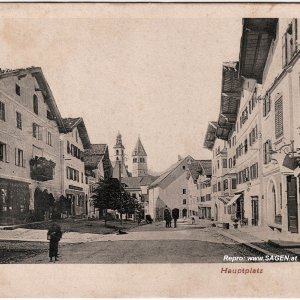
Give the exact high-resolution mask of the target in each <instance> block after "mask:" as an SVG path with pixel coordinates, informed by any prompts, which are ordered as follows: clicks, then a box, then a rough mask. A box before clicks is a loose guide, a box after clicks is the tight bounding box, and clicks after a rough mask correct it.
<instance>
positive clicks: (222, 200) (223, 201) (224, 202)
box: [218, 197, 228, 205]
mask: <svg viewBox="0 0 300 300" xmlns="http://www.w3.org/2000/svg"><path fill="white" fill-rule="evenodd" d="M218 200H219V201H221V202H222V203H223V204H224V205H227V203H228V199H227V198H224V197H218Z"/></svg>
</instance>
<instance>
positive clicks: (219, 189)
mask: <svg viewBox="0 0 300 300" xmlns="http://www.w3.org/2000/svg"><path fill="white" fill-rule="evenodd" d="M220 191H221V182H220V181H219V182H218V192H220Z"/></svg>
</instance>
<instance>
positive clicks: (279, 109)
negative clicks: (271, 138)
mask: <svg viewBox="0 0 300 300" xmlns="http://www.w3.org/2000/svg"><path fill="white" fill-rule="evenodd" d="M282 135H283V102H282V97H281V98H279V99H278V100H277V101H276V102H275V137H276V138H279V137H281V136H282Z"/></svg>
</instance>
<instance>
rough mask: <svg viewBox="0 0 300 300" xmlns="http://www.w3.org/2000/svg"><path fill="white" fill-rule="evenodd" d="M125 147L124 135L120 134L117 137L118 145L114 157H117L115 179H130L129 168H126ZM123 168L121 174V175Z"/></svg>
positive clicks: (115, 146)
mask: <svg viewBox="0 0 300 300" xmlns="http://www.w3.org/2000/svg"><path fill="white" fill-rule="evenodd" d="M124 149H125V147H124V146H123V143H122V135H121V134H120V132H119V133H118V135H117V140H116V144H115V145H114V151H115V153H114V156H115V162H114V167H113V178H119V176H120V175H121V177H129V173H128V171H127V167H126V166H125V153H124ZM120 168H121V173H120Z"/></svg>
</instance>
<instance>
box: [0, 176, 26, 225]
mask: <svg viewBox="0 0 300 300" xmlns="http://www.w3.org/2000/svg"><path fill="white" fill-rule="evenodd" d="M29 205H30V192H29V183H26V182H22V181H15V180H9V179H2V178H1V179H0V224H1V225H10V224H20V223H23V222H24V223H25V222H26V221H27V218H28V217H29Z"/></svg>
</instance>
